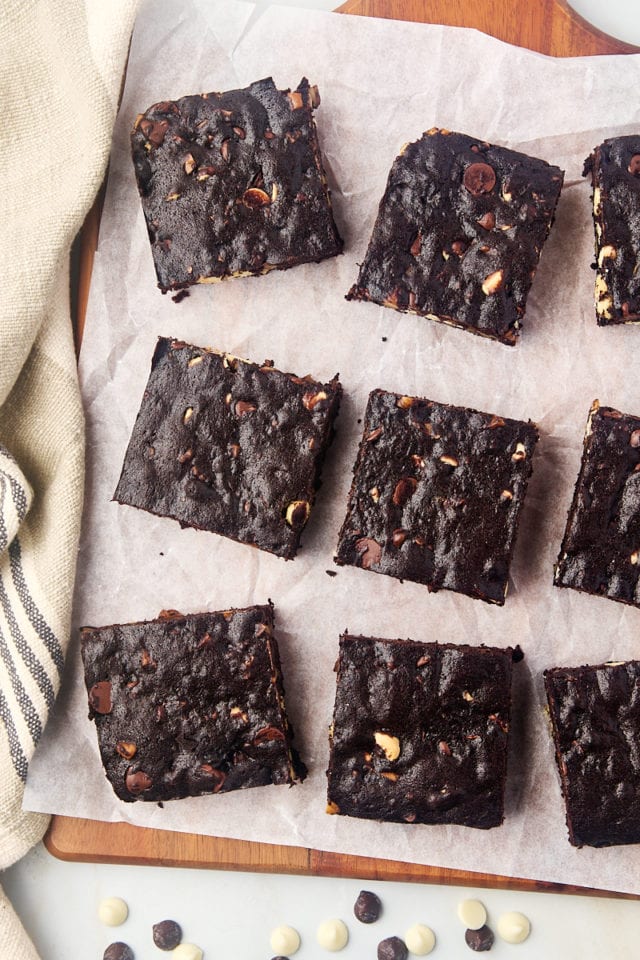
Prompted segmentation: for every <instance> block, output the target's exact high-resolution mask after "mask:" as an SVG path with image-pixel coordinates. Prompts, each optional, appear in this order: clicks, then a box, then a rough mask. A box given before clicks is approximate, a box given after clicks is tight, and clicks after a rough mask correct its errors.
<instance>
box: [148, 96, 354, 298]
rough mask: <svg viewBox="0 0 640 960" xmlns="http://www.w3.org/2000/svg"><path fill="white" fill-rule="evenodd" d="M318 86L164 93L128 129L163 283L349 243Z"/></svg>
mask: <svg viewBox="0 0 640 960" xmlns="http://www.w3.org/2000/svg"><path fill="white" fill-rule="evenodd" d="M319 103H320V98H319V95H318V88H317V87H314V86H309V83H308V81H307V80H306V79H303V80H301V82H300V84H299V86H298V88H297V90H277V89H276V87H275V85H274V83H273V80H272V79H271V78H268V79H266V80H260V81H258V82H257V83H252V84H251V85H250V86H249V87H247V88H246V89H244V90H229V91H227V92H226V93H203V94H201V95H196V96H189V97H182V99H180V100H175V101H164V102H162V103H156V104H154V106H152V107H150V108H149V109H148V110H147V111H146V112H145V113H143V114H141V115H140V116H139V117H138V118H137V120H136V122H135V126H134V129H133V131H132V134H131V145H132V151H133V162H134V166H135V172H136V178H137V181H138V189H139V191H140V198H141V200H142V208H143V210H144V215H145V219H146V222H147V230H148V232H149V239H150V241H151V249H152V252H153V259H154V263H155V268H156V274H157V277H158V286H159V287H160V289H161V290H162V291H163V292H166V291H167V290H179V289H180V288H183V287H187V286H189V285H190V284H193V283H214V282H216V281H218V280H225V279H227V278H229V277H239V276H247V275H250V274H254V275H256V274H261V273H267V271H269V270H274V269H278V270H283V269H285V268H287V267H293V266H296V265H297V264H299V263H307V262H309V261H320V260H324V259H325V258H326V257H333V256H335V255H336V254H338V253H340V252H341V251H342V240H341V239H340V235H339V234H338V230H337V228H336V225H335V223H334V221H333V215H332V211H331V198H330V194H329V189H328V187H327V179H326V176H325V172H324V169H323V166H322V157H321V155H320V147H319V144H318V136H317V132H316V126H315V123H314V120H313V110H314V109H315V107H317V106H318V105H319Z"/></svg>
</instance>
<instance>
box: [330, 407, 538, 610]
mask: <svg viewBox="0 0 640 960" xmlns="http://www.w3.org/2000/svg"><path fill="white" fill-rule="evenodd" d="M537 439H538V431H537V429H536V426H535V424H533V423H531V421H528V422H527V423H524V422H522V421H520V420H508V419H506V418H503V417H498V416H495V415H491V414H488V413H480V412H478V411H477V410H468V409H465V408H464V407H452V406H449V405H447V404H445V403H435V402H434V401H432V400H422V399H419V398H417V397H406V396H400V395H398V394H396V393H387V392H386V391H384V390H374V391H373V392H372V393H371V394H370V395H369V403H368V405H367V411H366V415H365V424H364V434H363V437H362V441H361V443H360V449H359V451H358V456H357V459H356V464H355V467H354V477H353V483H352V485H351V491H350V493H349V502H348V506H347V516H346V518H345V521H344V523H343V525H342V529H341V531H340V539H339V543H338V551H337V554H336V558H335V562H336V563H338V564H352V565H354V566H360V567H363V568H364V569H365V570H373V571H374V572H375V573H387V574H389V575H390V576H392V577H398V578H400V579H405V580H414V581H416V582H417V583H424V584H426V585H427V586H428V587H429V589H430V590H441V589H447V590H456V591H458V592H459V593H466V594H468V595H469V596H471V597H478V598H480V599H481V600H486V601H488V602H490V603H498V604H502V603H504V600H505V597H506V592H507V581H508V575H509V562H510V560H511V554H512V552H513V545H514V542H515V536H516V530H517V526H518V518H519V514H520V509H521V507H522V502H523V500H524V495H525V491H526V488H527V482H528V480H529V476H530V474H531V468H532V457H533V450H534V447H535V445H536V442H537Z"/></svg>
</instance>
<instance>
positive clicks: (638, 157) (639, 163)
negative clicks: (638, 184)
mask: <svg viewBox="0 0 640 960" xmlns="http://www.w3.org/2000/svg"><path fill="white" fill-rule="evenodd" d="M628 169H629V173H632V174H633V175H634V177H640V153H634V155H633V156H632V157H631V160H630V161H629V168H628Z"/></svg>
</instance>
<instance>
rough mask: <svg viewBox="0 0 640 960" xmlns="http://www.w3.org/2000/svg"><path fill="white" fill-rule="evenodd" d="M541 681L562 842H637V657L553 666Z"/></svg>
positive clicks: (639, 816) (639, 782)
mask: <svg viewBox="0 0 640 960" xmlns="http://www.w3.org/2000/svg"><path fill="white" fill-rule="evenodd" d="M544 685H545V691H546V695H547V701H548V704H549V715H550V718H551V726H552V733H553V742H554V746H555V755H556V763H557V766H558V772H559V774H560V785H561V789H562V796H563V798H564V802H565V808H566V820H567V828H568V831H569V842H570V843H572V844H573V846H575V847H582V846H591V847H608V846H613V845H618V844H630V843H640V757H639V755H638V746H637V745H638V743H639V742H640V661H637V660H629V661H627V662H612V663H601V664H599V665H597V666H583V667H554V668H552V669H549V670H545V672H544Z"/></svg>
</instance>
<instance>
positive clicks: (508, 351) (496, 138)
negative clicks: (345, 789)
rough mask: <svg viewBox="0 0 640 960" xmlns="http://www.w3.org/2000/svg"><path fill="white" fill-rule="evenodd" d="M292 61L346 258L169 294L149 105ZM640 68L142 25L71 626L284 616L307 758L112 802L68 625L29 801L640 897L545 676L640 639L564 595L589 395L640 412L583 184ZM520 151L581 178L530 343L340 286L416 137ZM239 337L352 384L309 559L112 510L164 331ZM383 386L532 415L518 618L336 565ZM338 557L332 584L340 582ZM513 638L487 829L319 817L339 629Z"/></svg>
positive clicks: (296, 25) (98, 364)
mask: <svg viewBox="0 0 640 960" xmlns="http://www.w3.org/2000/svg"><path fill="white" fill-rule="evenodd" d="M268 75H273V76H274V78H275V80H276V82H277V84H278V85H279V86H285V87H286V86H291V87H293V86H295V85H296V84H297V83H298V81H299V80H300V78H301V76H303V75H306V76H308V77H309V78H310V80H311V81H312V82H314V83H317V84H318V85H319V87H320V92H321V96H322V105H321V107H320V109H319V110H318V111H317V114H316V116H317V123H318V128H319V135H320V139H321V143H322V148H323V151H324V157H325V162H326V165H327V168H328V171H329V175H330V181H331V186H332V189H333V198H334V204H335V213H336V218H337V221H338V223H339V226H340V229H341V231H342V233H343V235H344V238H345V241H346V248H345V254H344V255H343V256H341V257H339V258H336V259H333V260H330V261H325V262H324V263H322V264H319V265H316V264H311V265H306V266H301V267H297V268H295V269H293V270H288V271H284V272H273V273H271V274H269V275H268V276H265V277H261V278H258V279H243V280H237V281H233V282H228V283H224V284H222V285H216V286H214V287H211V286H204V287H200V288H194V289H192V291H191V295H190V296H189V298H188V299H186V300H185V301H183V302H182V303H180V304H179V305H176V304H174V303H173V302H172V301H171V298H170V297H169V296H166V297H163V296H162V295H161V294H160V292H159V291H158V290H157V288H156V281H155V274H154V271H153V265H152V259H151V253H150V250H149V246H148V241H147V235H146V230H145V226H144V221H143V216H142V210H141V207H140V203H139V200H138V196H137V192H136V187H135V183H134V176H133V169H132V164H131V159H130V156H129V137H128V134H129V130H130V127H131V125H132V122H133V119H134V118H135V116H136V114H137V113H139V112H141V111H143V110H144V109H145V108H146V107H148V106H149V105H150V104H152V103H154V102H156V101H158V100H164V99H171V98H175V97H179V96H181V95H184V94H188V93H194V92H198V91H203V90H224V89H231V88H234V87H238V86H244V85H246V84H247V83H249V82H251V81H252V80H256V79H259V78H261V77H263V76H268ZM638 89H640V57H635V56H634V57H624V58H622V57H620V58H614V57H609V58H593V59H574V60H558V61H556V60H552V59H547V58H545V57H542V56H539V55H537V54H533V53H529V52H525V51H523V50H519V49H516V48H512V47H509V46H506V45H504V44H501V43H499V42H498V41H495V40H492V39H489V38H487V37H484V36H482V35H481V34H479V33H476V32H473V31H466V30H460V29H453V28H440V27H434V26H417V25H412V24H404V23H394V22H389V21H373V20H368V19H360V18H352V17H342V16H337V15H335V14H324V13H317V12H313V13H312V12H308V11H304V10H299V9H292V8H289V7H271V8H269V9H266V10H265V9H264V8H262V7H255V6H253V5H248V4H241V3H238V4H233V3H228V2H224V3H222V2H219V3H217V2H210V0H207V2H205V0H202V2H198V0H190V2H189V0H182V2H179V3H178V2H176V0H155V2H153V3H150V4H148V5H147V6H146V7H145V8H144V9H143V10H142V12H141V14H140V17H139V20H138V24H137V26H136V30H135V34H134V38H133V44H132V48H131V57H130V61H129V68H128V74H127V83H126V88H125V91H124V98H123V102H122V107H121V110H120V115H119V119H118V121H117V125H116V130H115V136H114V145H113V154H112V158H111V170H110V176H109V186H108V191H107V198H106V204H105V209H104V214H103V217H102V226H101V232H100V245H99V249H98V253H97V256H96V261H95V266H94V271H93V279H92V287H91V298H90V304H89V313H88V317H87V325H86V332H85V337H84V344H83V348H82V357H81V365H80V373H81V381H82V391H83V394H84V402H85V408H86V413H87V424H88V484H87V498H86V509H85V516H84V528H83V536H82V546H81V551H80V558H79V566H78V582H77V590H76V603H75V615H74V620H75V624H76V625H79V624H93V625H100V624H107V623H113V622H124V621H128V620H138V619H146V618H151V617H154V616H156V615H157V614H158V612H159V611H160V610H161V609H162V608H176V609H178V610H182V611H183V612H194V611H199V610H203V609H211V610H215V609H221V608H225V607H230V606H244V605H248V604H251V603H253V602H264V601H265V600H266V599H267V598H268V597H271V598H272V599H273V600H274V602H275V604H276V614H277V627H278V630H277V635H278V638H279V642H280V647H281V652H282V660H283V669H284V676H285V683H286V689H287V699H288V707H289V712H290V715H291V718H292V721H293V724H294V727H295V729H296V731H297V742H298V746H299V748H300V750H301V752H302V754H303V756H304V758H305V760H306V761H307V763H308V765H309V769H310V775H309V778H308V780H307V781H306V782H305V783H304V784H303V785H301V786H296V787H295V788H293V789H286V788H277V787H268V788H261V789H255V790H248V791H245V792H240V793H232V794H227V795H220V796H214V797H204V798H197V799H190V800H182V801H179V802H174V803H167V804H165V806H164V809H160V808H159V807H158V806H157V805H155V804H144V803H135V804H125V803H121V802H120V801H118V800H117V799H116V798H115V796H114V794H113V793H112V791H111V788H110V786H109V785H108V783H107V781H106V780H105V778H104V774H103V771H102V767H101V764H100V761H99V757H98V750H97V742H96V735H95V730H94V728H93V724H91V723H89V722H88V720H87V706H86V693H85V691H84V687H83V683H82V678H81V671H80V657H79V653H78V648H77V640H74V646H73V647H72V649H71V652H70V655H69V659H68V664H67V668H68V670H67V677H66V684H65V689H64V695H63V696H62V697H61V698H60V701H59V704H58V708H57V710H56V713H55V716H54V719H53V721H52V722H51V723H50V724H49V726H48V728H47V732H46V736H45V738H44V740H43V743H42V745H41V747H40V748H39V750H38V752H37V754H36V757H35V760H34V762H33V764H32V766H31V770H30V774H29V781H28V785H27V792H26V797H25V805H26V807H27V808H28V809H30V810H40V811H49V812H56V813H61V814H67V815H73V816H79V817H90V818H98V819H104V820H128V821H130V822H132V823H136V824H141V825H144V826H153V827H161V828H167V829H172V830H185V831H191V832H200V833H205V834H212V835H220V836H228V837H238V838H244V839H251V840H263V841H269V842H272V843H273V842H275V843H283V844H301V845H310V846H315V847H319V848H323V849H327V850H335V851H342V852H347V853H352V854H368V855H375V856H379V857H386V858H389V857H391V858H397V859H403V860H409V861H416V862H423V863H431V864H437V865H447V866H455V867H460V868H465V869H470V870H483V871H493V872H497V873H501V874H509V875H513V876H523V877H530V878H539V879H545V880H555V881H564V882H572V883H578V884H586V885H593V886H598V887H603V888H610V889H615V890H621V891H634V892H640V849H639V848H637V847H626V848H625V847H619V848H613V849H608V850H592V849H583V850H575V849H574V848H572V847H571V846H570V845H569V843H568V841H567V838H566V828H565V822H564V807H563V803H562V800H561V796H560V788H559V783H558V777H557V773H556V769H555V762H554V759H553V752H552V745H551V740H550V737H549V733H548V729H547V725H546V720H545V717H544V713H543V704H544V697H543V690H542V678H541V674H542V670H543V669H544V668H545V667H548V666H552V665H577V664H582V663H588V662H591V663H598V662H601V661H603V660H608V659H616V660H618V659H625V658H629V657H634V656H638V655H639V654H640V636H639V635H638V627H639V626H640V613H639V612H638V610H636V609H632V608H628V607H625V606H623V605H620V604H616V603H613V602H611V601H608V600H604V599H600V598H594V597H589V596H585V595H580V594H578V593H575V592H573V591H568V590H562V591H561V590H558V589H557V588H555V587H553V586H552V565H553V562H554V560H555V558H556V556H557V553H558V549H559V544H560V540H561V538H562V533H563V529H564V523H565V519H566V514H567V510H568V507H569V504H570V500H571V495H572V490H573V485H574V483H575V479H576V475H577V470H578V465H579V461H580V453H581V446H582V435H583V430H584V425H585V421H586V417H587V412H588V409H589V405H590V403H591V401H592V400H593V399H594V397H599V398H600V400H601V401H602V402H603V403H604V402H606V403H607V404H611V405H613V406H616V407H618V408H620V409H622V410H624V411H628V412H635V413H638V412H640V395H639V391H638V384H637V363H636V354H637V350H638V349H639V347H640V330H639V329H638V328H637V327H626V328H620V329H615V328H608V329H607V328H598V327H597V326H596V323H595V315H594V309H593V280H594V276H593V273H592V271H591V270H590V263H591V262H592V259H593V228H592V224H591V213H590V202H589V188H588V186H587V184H586V183H585V182H584V181H583V180H582V177H581V167H582V161H583V159H584V158H585V156H586V155H587V153H589V151H590V150H591V148H592V147H593V146H594V145H595V144H596V143H599V142H600V140H601V139H602V138H604V137H605V136H610V135H613V134H616V133H623V132H630V131H631V130H632V129H633V125H634V123H635V126H636V129H637V128H638V127H640V108H639V106H638V100H637V96H636V92H637V90H638ZM434 125H435V126H443V127H448V128H450V129H453V130H460V131H463V132H465V133H469V134H472V135H476V136H478V137H481V138H484V139H487V140H490V141H493V142H497V143H502V144H505V145H507V146H509V147H514V148H516V149H521V150H524V151H525V152H529V153H531V154H533V155H536V156H540V157H543V158H544V159H546V160H549V161H552V162H554V163H558V164H559V165H560V166H561V167H563V168H564V169H566V171H567V176H566V186H565V189H564V192H563V195H562V199H561V201H560V205H559V209H558V214H557V221H556V225H555V227H554V229H553V231H552V234H551V237H550V239H549V241H548V243H547V246H546V248H545V250H544V252H543V256H542V261H541V265H540V270H539V272H538V275H537V276H536V279H535V282H534V285H533V289H532V292H531V295H530V298H529V307H528V311H527V317H526V323H525V327H524V331H523V334H522V337H521V341H520V344H519V345H518V346H517V347H515V348H508V347H505V346H503V345H501V344H499V343H494V342H491V341H488V340H482V339H480V338H478V337H475V336H472V335H470V334H468V333H466V332H464V331H461V330H455V329H451V328H448V327H445V326H442V325H439V324H435V323H433V322H430V321H428V320H424V319H420V318H417V317H409V316H404V315H401V314H397V313H396V312H394V311H391V310H388V309H385V308H382V307H378V306H374V305H371V304H360V303H347V302H346V301H345V300H344V299H343V297H344V294H345V292H346V291H347V289H348V288H349V286H350V285H351V283H352V282H353V281H354V279H355V277H356V273H357V263H358V262H359V261H360V260H361V259H362V256H363V254H364V251H365V248H366V243H367V239H368V236H369V233H370V230H371V227H372V224H373V220H374V217H375V214H376V210H377V205H378V201H379V199H380V197H381V195H382V192H383V189H384V185H385V181H386V177H387V173H388V170H389V167H390V165H391V162H392V160H393V159H394V157H395V156H396V154H397V153H398V151H399V149H400V147H401V145H402V144H403V143H405V142H406V141H409V140H414V139H416V138H417V137H419V136H420V134H421V133H422V131H423V130H426V129H428V128H429V127H431V126H434ZM160 334H162V335H165V336H176V337H180V338H182V339H185V340H187V341H190V342H193V343H196V344H201V345H210V346H213V347H216V348H220V349H224V350H227V351H230V352H232V353H235V354H238V355H240V356H244V357H247V358H249V359H252V360H255V361H262V360H263V359H264V358H266V357H269V358H272V359H273V360H274V361H275V364H276V366H278V367H280V368H281V369H284V370H290V371H293V372H296V373H298V374H300V375H304V374H306V373H307V372H311V373H313V375H314V376H316V377H317V378H319V379H323V378H330V377H331V376H332V375H333V374H334V373H335V372H336V371H340V375H341V378H342V381H343V384H344V387H345V391H346V396H345V401H344V405H343V408H342V411H341V414H340V418H339V421H338V438H337V440H336V443H335V445H334V447H333V448H332V450H331V452H330V456H329V459H328V462H327V464H326V467H325V470H324V480H323V486H322V489H321V492H320V495H319V497H318V500H317V504H316V506H315V508H314V511H313V514H312V517H311V520H310V523H309V525H308V527H307V529H306V530H305V534H304V540H303V543H304V548H303V550H302V552H301V554H300V555H299V557H298V558H297V559H296V560H295V561H294V562H290V563H285V562H284V561H282V560H279V559H277V558H275V557H272V556H270V555H268V554H266V553H261V552H260V551H257V550H252V549H249V548H248V547H246V546H242V545H239V544H236V543H233V542H231V541H227V540H225V539H224V538H221V537H217V536H214V535H212V534H208V533H202V532H196V531H194V530H181V529H180V527H179V526H178V524H177V523H175V522H174V521H171V520H163V519H159V518H154V517H152V516H150V515H147V514H145V513H143V512H141V511H138V510H135V509H133V508H130V507H123V506H119V505H117V504H115V503H112V502H110V498H111V496H112V494H113V491H114V488H115V485H116V482H117V479H118V476H119V472H120V468H121V465H122V459H123V455H124V451H125V448H126V445H127V441H128V437H129V433H130V431H131V428H132V425H133V422H134V420H135V416H136V412H137V410H138V406H139V403H140V399H141V396H142V392H143V389H144V386H145V383H146V379H147V376H148V371H149V363H150V358H151V354H152V351H153V347H154V344H155V341H156V337H157V336H158V335H160ZM374 387H384V388H386V389H389V390H396V391H399V392H402V393H406V394H415V395H418V396H426V397H429V398H431V399H434V400H439V401H445V402H448V403H455V404H462V405H469V406H472V407H476V408H478V409H480V410H485V411H488V412H491V413H496V414H500V415H503V416H509V417H520V418H524V419H526V418H528V417H530V418H532V419H533V420H535V421H536V422H537V423H538V424H539V426H540V429H541V440H540V443H539V445H538V450H537V452H536V456H535V463H534V473H533V478H532V481H531V484H530V487H529V492H528V495H527V499H526V503H525V507H524V511H523V519H522V525H521V530H520V534H519V538H518V543H517V548H516V552H515V558H514V561H513V564H512V571H511V572H512V577H511V588H510V593H509V596H508V598H507V603H506V606H505V607H504V608H498V607H494V606H489V605H487V604H484V603H482V602H480V601H474V600H471V599H469V598H467V597H464V596H459V595H456V594H453V593H449V592H446V591H443V592H441V593H438V594H435V595H431V594H429V593H428V591H427V590H426V589H425V588H424V587H422V586H419V585H417V584H412V583H404V584H402V583H400V582H398V581H397V580H394V579H391V578H389V577H384V576H376V575H374V574H372V573H368V572H365V571H362V570H358V569H350V568H337V567H334V566H333V563H332V555H333V550H334V548H335V545H336V538H337V532H338V529H339V526H340V523H341V521H342V518H343V514H344V510H345V503H346V496H347V491H348V488H349V484H350V478H351V469H352V465H353V461H354V457H355V453H356V449H357V444H358V440H359V436H360V431H361V426H360V425H359V418H361V417H362V415H363V411H364V408H365V403H366V398H367V395H368V392H369V391H370V390H371V389H373V388H374ZM332 568H333V569H334V570H336V571H337V576H336V577H333V578H331V577H329V576H328V575H327V573H326V572H325V571H327V570H330V569H332ZM345 628H349V629H350V630H351V631H353V632H362V633H364V634H370V635H378V636H382V637H412V638H413V639H423V640H436V639H438V640H441V641H453V642H456V641H457V642H468V643H473V644H480V643H486V644H498V645H500V644H515V643H519V644H520V645H521V646H522V648H523V650H524V651H525V653H526V659H525V660H524V662H523V663H521V664H519V665H518V666H517V667H516V669H515V671H514V672H515V676H516V681H515V689H514V704H515V708H514V718H513V725H512V750H511V760H510V770H509V785H508V798H507V818H506V822H505V824H504V825H503V826H502V827H500V828H497V829H494V830H491V831H488V832H484V831H479V830H472V829H466V828H464V827H428V826H405V825H395V824H391V825H389V824H387V825H384V824H378V823H373V822H367V821H358V820H355V819H349V818H345V817H336V816H333V817H329V816H326V815H325V812H324V808H325V784H326V781H325V769H326V765H327V756H328V745H327V728H328V725H329V722H330V719H331V713H332V707H333V697H334V690H335V679H334V674H333V671H332V668H333V664H334V661H335V658H336V652H337V640H338V634H339V633H340V632H341V631H342V630H344V629H345Z"/></svg>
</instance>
